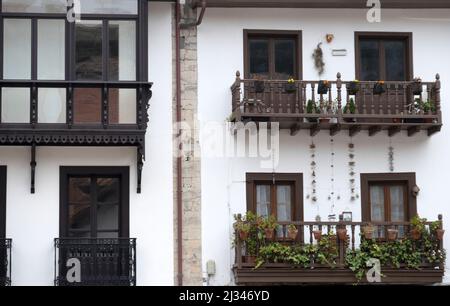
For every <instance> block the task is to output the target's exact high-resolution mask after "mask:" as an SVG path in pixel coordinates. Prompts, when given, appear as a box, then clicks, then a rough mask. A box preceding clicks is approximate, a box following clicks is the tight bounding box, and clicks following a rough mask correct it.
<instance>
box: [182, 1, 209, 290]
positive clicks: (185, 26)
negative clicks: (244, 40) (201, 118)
mask: <svg viewBox="0 0 450 306" xmlns="http://www.w3.org/2000/svg"><path fill="white" fill-rule="evenodd" d="M180 1H181V0H176V4H175V23H176V29H175V49H176V50H175V62H176V63H175V66H176V67H175V70H176V120H177V123H178V131H177V136H178V137H181V135H182V131H181V126H180V125H179V123H180V122H181V55H180V53H181V50H180V36H181V35H180V32H181V29H182V28H183V29H185V28H188V27H191V26H199V25H200V24H201V23H202V21H203V17H204V15H205V11H206V0H202V3H201V8H202V10H201V12H200V15H199V17H198V20H197V22H194V23H182V22H181V4H180ZM197 7H198V5H197V3H194V6H193V8H197ZM182 149H183V144H182V143H181V141H180V145H179V147H178V150H179V152H181V151H182ZM178 155H180V154H178ZM182 166H183V160H182V157H181V156H178V157H177V257H178V258H177V259H178V267H177V269H178V275H177V279H178V286H183V193H182V183H183V182H182Z"/></svg>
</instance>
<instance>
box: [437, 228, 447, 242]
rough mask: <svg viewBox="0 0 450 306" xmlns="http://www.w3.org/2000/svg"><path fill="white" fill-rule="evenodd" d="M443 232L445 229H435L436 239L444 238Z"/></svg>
mask: <svg viewBox="0 0 450 306" xmlns="http://www.w3.org/2000/svg"><path fill="white" fill-rule="evenodd" d="M444 233H445V230H443V229H441V228H439V229H437V230H436V237H437V239H438V240H442V239H444Z"/></svg>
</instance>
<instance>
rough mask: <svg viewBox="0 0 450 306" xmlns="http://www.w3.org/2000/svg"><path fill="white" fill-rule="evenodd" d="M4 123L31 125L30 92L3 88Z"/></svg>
mask: <svg viewBox="0 0 450 306" xmlns="http://www.w3.org/2000/svg"><path fill="white" fill-rule="evenodd" d="M1 91H2V103H1V104H2V122H3V123H30V90H29V89H28V88H5V87H4V88H2V90H1Z"/></svg>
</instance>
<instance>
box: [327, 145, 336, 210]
mask: <svg viewBox="0 0 450 306" xmlns="http://www.w3.org/2000/svg"><path fill="white" fill-rule="evenodd" d="M330 151H331V157H330V162H331V165H330V167H331V182H330V183H331V184H330V185H331V191H330V194H329V195H328V200H329V201H331V214H333V213H334V205H335V203H334V198H335V197H334V157H335V152H334V139H333V138H330Z"/></svg>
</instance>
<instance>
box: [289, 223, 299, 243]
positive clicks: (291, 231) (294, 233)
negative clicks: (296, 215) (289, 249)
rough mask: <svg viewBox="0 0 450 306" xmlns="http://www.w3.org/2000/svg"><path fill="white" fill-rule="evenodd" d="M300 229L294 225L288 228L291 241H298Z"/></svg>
mask: <svg viewBox="0 0 450 306" xmlns="http://www.w3.org/2000/svg"><path fill="white" fill-rule="evenodd" d="M297 234H298V229H297V227H296V226H295V225H294V224H289V226H288V237H289V239H291V240H295V239H297Z"/></svg>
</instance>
